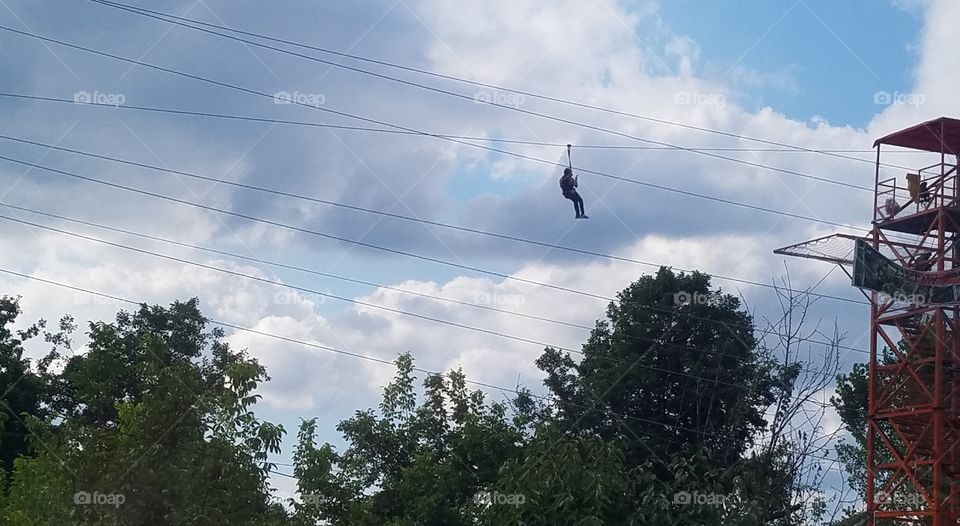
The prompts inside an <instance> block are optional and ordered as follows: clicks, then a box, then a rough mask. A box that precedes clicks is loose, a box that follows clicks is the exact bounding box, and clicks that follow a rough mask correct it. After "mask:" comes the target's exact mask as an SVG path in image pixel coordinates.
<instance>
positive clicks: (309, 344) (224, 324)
mask: <svg viewBox="0 0 960 526" xmlns="http://www.w3.org/2000/svg"><path fill="white" fill-rule="evenodd" d="M0 273H4V274H9V275H12V276H17V277H20V278H24V279H27V280H31V281H37V282H41V283H45V284H48V285H53V286H56V287H60V288H66V289H70V290H74V291H77V292H83V293H85V294H90V295H94V296H99V297H103V298H108V299H112V300H114V301H119V302H124V303H128V304H132V305H136V306H140V305H143V303H138V302H136V301H133V300H129V299H126V298H122V297H120V296H116V295H112V294H106V293H102V292H96V291H93V290H90V289H85V288H81V287H77V286H73V285H68V284H66V283H62V282H58V281H54V280H49V279H45V278H40V277H36V276H30V275H27V274H23V273H20V272H15V271H12V270H8V269H5V268H2V267H0ZM208 321H209V322H210V323H213V324H214V325H219V326H221V327H227V328H230V329H234V330H237V331H241V332H246V333H249V334H256V335H258V336H263V337H266V338H271V339H275V340H280V341H284V342H288V343H294V344H297V345H301V346H304V347H309V348H314V349H318V350H323V351H327V352H331V353H335V354H341V355H344V356H350V357H353V358H357V359H361V360H366V361H371V362H376V363H381V364H385V365H389V366H391V367H394V368H395V367H396V364H395V363H394V362H391V361H389V360H384V359H382V358H377V357H374V356H368V355H364V354H359V353H354V352H350V351H344V350H342V349H336V348H334V347H329V346H326V345H321V344H317V343H312V342H307V341H303V340H298V339H295V338H288V337H286V336H281V335H277V334H272V333H268V332H264V331H259V330H256V329H250V328H248V327H243V326H240V325H235V324H232V323H227V322H222V321H218V320H213V319H210V320H208ZM413 369H414V370H415V371H418V372H424V373H427V374H438V373H436V372H432V371H428V370H425V369H420V368H416V367H414V368H413ZM706 380H707V381H709V382H713V381H714V380H713V379H709V378H708V379H706ZM464 381H465V382H466V383H469V384H473V385H477V386H480V387H487V388H490V389H497V390H500V391H503V392H509V393H515V394H517V395H525V396H530V397H532V398H537V399H541V400H545V401H555V402H557V403H560V404H567V405H572V406H574V407H576V406H578V404H569V403H567V402H561V401H556V400H553V399H552V398H550V397H545V396H540V395H536V394H533V393H531V392H529V391H520V390H518V389H515V388H507V387H501V386H497V385H494V384H489V383H485V382H478V381H475V380H468V379H465V380H464ZM738 385H739V384H738ZM813 403H814V404H815V405H820V406H822V407H826V406H827V405H828V404H818V403H816V402H813ZM581 407H583V408H585V409H590V410H593V411H597V412H599V413H604V414H608V415H612V416H616V417H618V418H623V419H625V420H634V421H638V422H642V423H647V424H654V425H659V426H663V427H666V428H671V429H677V430H681V431H688V432H692V433H697V434H704V435H709V436H714V437H717V438H728V437H726V436H725V435H720V434H716V433H710V432H707V431H702V430H694V429H689V428H684V427H680V426H676V425H673V424H668V423H666V422H657V421H656V420H648V419H644V418H640V417H634V416H630V415H624V414H620V413H616V412H614V411H611V410H609V409H601V408H597V407H595V406H591V407H585V406H581ZM817 458H820V459H821V460H829V461H835V459H831V458H825V457H817Z"/></svg>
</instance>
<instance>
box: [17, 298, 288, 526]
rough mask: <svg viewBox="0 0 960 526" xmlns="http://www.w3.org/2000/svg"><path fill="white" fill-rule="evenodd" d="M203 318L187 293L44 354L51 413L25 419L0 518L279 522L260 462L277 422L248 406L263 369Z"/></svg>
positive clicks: (277, 433) (277, 435)
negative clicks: (60, 351) (83, 345)
mask: <svg viewBox="0 0 960 526" xmlns="http://www.w3.org/2000/svg"><path fill="white" fill-rule="evenodd" d="M206 325H207V320H206V319H205V318H204V317H203V316H202V315H201V314H200V312H199V309H198V306H197V301H196V300H191V301H189V302H186V303H180V302H176V303H174V304H172V305H171V306H170V307H169V308H162V307H147V306H142V307H141V308H140V309H139V310H138V311H137V312H136V313H132V314H131V313H126V312H121V313H120V314H118V316H117V320H116V322H114V323H110V324H107V323H94V324H91V326H90V331H89V337H90V343H89V346H88V347H89V350H88V352H86V353H85V354H83V355H77V356H71V357H69V358H66V357H63V356H59V355H56V353H55V355H53V356H51V357H49V359H48V360H45V362H44V364H43V367H41V373H42V376H43V377H44V378H46V379H47V380H48V383H49V386H50V390H51V393H50V397H49V400H50V404H49V406H50V409H51V414H49V415H40V416H32V417H30V418H28V419H27V420H26V424H27V426H28V428H29V429H28V432H29V435H30V452H31V455H32V456H26V457H25V456H21V457H20V458H18V459H17V460H16V461H15V462H14V465H15V467H14V472H13V476H12V478H11V484H10V488H9V497H8V501H7V503H6V506H5V508H4V509H2V510H0V518H2V522H3V523H4V524H13V525H16V524H39V523H42V524H47V523H49V524H66V523H70V524H103V525H119V524H126V525H139V524H142V525H164V524H171V525H172V524H223V525H226V524H241V525H254V524H258V525H259V524H273V523H276V524H279V522H278V521H279V519H280V518H282V517H283V510H282V509H281V508H279V507H278V506H277V505H276V504H273V503H271V502H270V498H269V487H268V485H267V474H268V473H269V471H270V469H272V467H273V466H272V465H271V464H269V463H267V462H266V458H267V454H268V453H270V452H278V451H279V444H280V439H281V437H282V434H283V428H282V427H280V426H276V425H273V424H270V423H269V422H263V421H260V420H259V419H257V418H256V416H255V415H254V414H253V412H252V411H251V407H252V406H253V405H254V404H255V403H256V401H257V399H258V398H259V397H258V395H255V394H253V393H254V391H255V389H256V387H257V385H258V384H259V383H260V382H262V381H265V380H268V377H267V375H266V371H265V370H264V369H263V368H262V367H261V366H260V365H259V364H258V363H257V362H256V360H254V359H251V358H249V357H248V356H247V355H246V353H245V352H235V351H233V350H231V349H230V348H229V346H228V345H227V344H226V343H224V342H223V341H222V336H223V334H222V331H220V330H219V329H214V330H212V331H206ZM54 365H58V366H62V367H54ZM58 369H62V370H61V371H60V372H58V373H55V372H52V371H54V370H58Z"/></svg>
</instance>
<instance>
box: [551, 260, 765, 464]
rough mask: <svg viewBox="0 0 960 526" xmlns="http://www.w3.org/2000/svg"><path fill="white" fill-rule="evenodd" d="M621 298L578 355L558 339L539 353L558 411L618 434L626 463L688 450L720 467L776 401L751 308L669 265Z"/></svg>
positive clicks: (665, 458)
mask: <svg viewBox="0 0 960 526" xmlns="http://www.w3.org/2000/svg"><path fill="white" fill-rule="evenodd" d="M617 299H618V300H619V301H618V302H611V304H610V305H609V306H608V307H607V320H604V321H599V322H597V325H596V327H595V328H594V330H593V331H592V334H591V335H590V338H589V340H588V341H587V343H586V344H585V345H584V346H583V353H584V356H583V359H582V360H581V361H580V362H579V363H576V362H574V360H573V359H572V358H571V357H570V355H569V354H565V353H562V352H560V351H558V350H555V349H547V351H546V352H545V353H544V354H543V355H542V356H541V357H540V358H539V360H538V361H537V365H538V366H539V367H540V368H541V369H542V370H543V371H545V372H546V373H547V380H546V383H547V386H548V387H549V388H550V390H551V391H552V392H553V394H554V396H555V397H556V402H557V406H558V408H559V410H560V414H559V418H560V421H561V422H564V423H565V424H567V427H568V428H571V429H576V430H579V431H580V432H581V433H582V434H583V435H584V436H592V437H598V438H600V439H601V440H604V441H606V442H611V443H617V444H619V446H620V447H621V448H622V449H623V451H624V453H625V455H626V460H627V465H628V466H631V467H633V466H641V465H644V464H645V463H647V462H648V461H661V462H660V465H663V464H665V463H668V462H669V461H670V459H671V458H673V457H675V456H677V455H680V456H682V455H684V454H686V453H687V452H691V451H692V452H699V451H709V452H710V461H711V463H712V464H713V465H714V466H716V467H718V468H723V467H730V466H732V465H734V464H735V463H737V462H738V461H739V459H740V455H741V453H743V451H745V450H746V448H747V447H749V446H750V444H751V438H752V437H753V436H754V435H755V433H756V432H757V431H758V430H759V429H762V428H763V427H764V426H765V421H764V419H763V410H764V408H766V407H767V406H769V405H770V404H771V403H773V401H774V395H773V386H772V385H773V381H772V378H771V367H770V365H769V364H768V363H767V362H766V361H765V360H764V359H763V357H762V356H761V353H760V352H758V350H757V342H756V340H755V338H754V335H753V320H752V318H751V316H750V315H749V314H747V313H746V312H744V311H743V310H742V309H741V304H740V301H739V300H738V299H737V298H736V297H734V296H731V295H727V294H722V293H720V292H714V291H712V290H711V289H710V279H709V276H706V275H704V274H700V273H696V272H695V273H693V274H684V273H680V274H675V273H674V272H672V271H671V270H669V269H666V268H661V269H660V270H659V271H658V272H657V274H656V275H655V276H644V277H642V278H640V279H639V280H637V281H636V282H634V283H633V284H631V285H630V286H629V287H627V288H626V289H624V290H623V291H622V292H620V293H619V294H618V297H617ZM683 300H687V301H686V303H684V302H683ZM673 371H676V372H673ZM615 415H619V416H615Z"/></svg>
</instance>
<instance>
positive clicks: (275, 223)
mask: <svg viewBox="0 0 960 526" xmlns="http://www.w3.org/2000/svg"><path fill="white" fill-rule="evenodd" d="M0 160H5V161H9V162H12V163H15V164H20V165H22V166H29V167H32V168H34V169H37V170H41V171H46V172H51V173H56V174H60V175H64V176H67V177H72V178H75V179H79V180H82V181H88V182H92V183H96V184H100V185H103V186H108V187H112V188H117V189H120V190H126V191H129V192H133V193H137V194H141V195H147V196H150V197H154V198H157V199H163V200H165V201H170V202H174V203H180V204H184V205H188V206H192V207H195V208H200V209H203V210H209V211H212V212H217V213H220V214H224V215H229V216H233V217H239V218H242V219H247V220H249V221H254V222H257V223H263V224H267V225H272V226H276V227H280V228H284V229H287V230H291V231H294V232H300V233H304V234H310V235H314V236H317V237H322V238H326V239H333V240H336V241H341V242H344V243H349V244H353V245H357V246H362V247H365V248H370V249H373V250H380V251H383V252H388V253H391V254H397V255H401V256H406V257H411V258H415V259H420V260H423V261H430V262H432V263H438V264H441V265H446V266H450V267H453V268H459V269H462V270H469V271H472V272H478V273H482V274H487V275H490V276H496V277H498V278H502V279H507V280H511V281H517V282H520V283H526V284H529V285H536V286H541V287H546V288H551V289H554V290H560V291H564V292H569V293H572V294H577V295H580V296H585V297H590V298H594V299H600V300H605V301H615V298H611V297H609V296H603V295H600V294H594V293H591V292H584V291H580V290H576V289H571V288H569V287H562V286H559V285H552V284H549V283H544V282H540V281H535V280H530V279H526V278H521V277H518V276H512V275H510V274H503V273H500V272H494V271H490V270H484V269H481V268H478V267H473V266H470V265H464V264H461V263H455V262H452V261H447V260H443V259H439V258H434V257H430V256H424V255H420V254H416V253H412V252H406V251H403V250H398V249H393V248H388V247H383V246H380V245H375V244H373V243H367V242H364V241H358V240H353V239H349V238H345V237H342V236H337V235H333V234H327V233H325V232H320V231H317V230H312V229H307V228H303V227H298V226H294V225H289V224H286V223H281V222H279V221H273V220H270V219H263V218H260V217H256V216H251V215H248V214H242V213H239V212H234V211H232V210H226V209H222V208H217V207H214V206H209V205H205V204H202V203H197V202H194V201H188V200H185V199H179V198H176V197H171V196H168V195H164V194H159V193H155V192H150V191H147V190H141V189H139V188H134V187H131V186H126V185H121V184H118V183H112V182H109V181H104V180H101V179H96V178H93V177H88V176H85V175H80V174H77V173H73V172H68V171H65V170H58V169H56V168H51V167H48V166H43V165H41V164H37V163H31V162H27V161H22V160H19V159H13V158H10V157H5V156H0ZM822 297H827V296H822ZM837 299H839V300H840V301H846V302H850V303H862V301H858V300H851V299H848V298H839V297H837Z"/></svg>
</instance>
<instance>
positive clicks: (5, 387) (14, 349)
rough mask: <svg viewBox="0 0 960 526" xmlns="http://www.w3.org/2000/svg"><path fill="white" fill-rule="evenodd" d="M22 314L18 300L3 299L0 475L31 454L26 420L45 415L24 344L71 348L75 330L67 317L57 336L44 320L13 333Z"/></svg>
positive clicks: (0, 299)
mask: <svg viewBox="0 0 960 526" xmlns="http://www.w3.org/2000/svg"><path fill="white" fill-rule="evenodd" d="M20 314H21V310H20V302H19V298H12V297H9V296H3V297H0V474H2V473H9V472H10V471H11V470H12V468H13V461H14V459H16V458H18V457H20V456H21V455H25V454H27V452H28V430H27V426H26V423H25V422H24V419H25V418H27V417H29V416H33V417H38V418H40V417H43V416H44V415H45V414H46V413H45V408H44V401H45V398H46V389H45V384H44V381H43V378H41V376H40V375H38V374H37V373H36V371H35V370H33V368H32V367H31V362H30V360H28V359H26V358H24V357H23V354H24V348H23V344H24V343H25V342H26V341H28V340H31V339H34V338H37V337H39V336H41V335H42V337H43V339H44V340H45V341H46V342H47V343H50V344H52V345H54V348H55V349H56V348H57V346H64V347H69V341H70V340H69V335H70V333H71V332H72V331H73V329H74V325H73V319H72V318H70V317H69V316H64V317H63V318H62V319H61V320H60V325H59V331H58V332H56V333H51V332H49V331H46V330H45V329H46V325H47V324H46V321H44V320H39V321H38V322H36V323H34V324H33V325H30V326H29V327H27V328H26V329H23V330H19V331H16V332H14V331H13V329H12V325H13V324H14V322H15V321H16V320H17V317H18V316H19V315H20ZM2 479H3V477H0V481H2ZM0 487H2V484H0Z"/></svg>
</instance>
